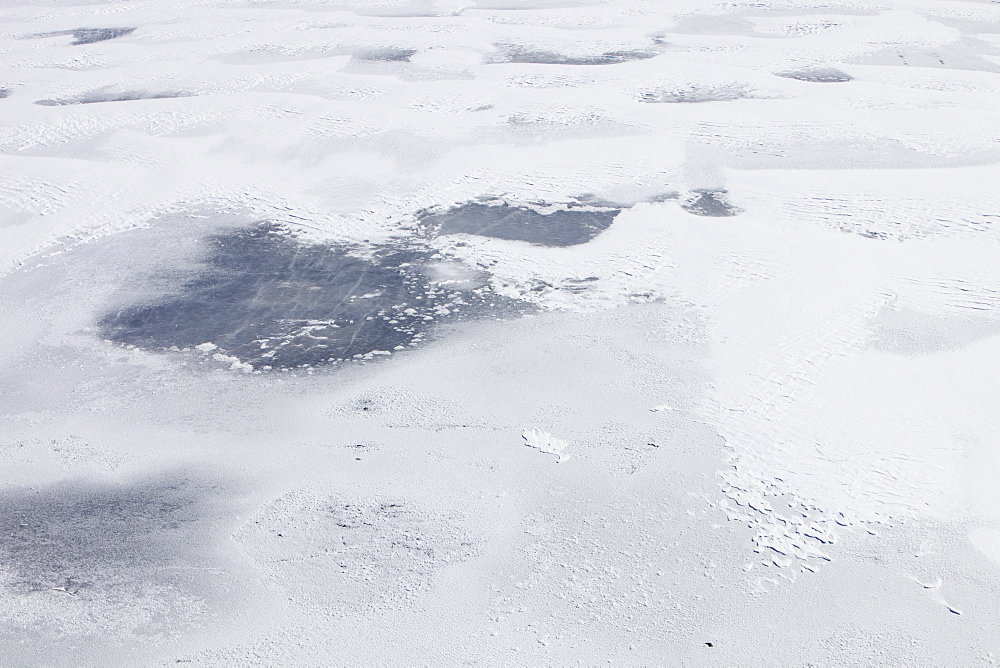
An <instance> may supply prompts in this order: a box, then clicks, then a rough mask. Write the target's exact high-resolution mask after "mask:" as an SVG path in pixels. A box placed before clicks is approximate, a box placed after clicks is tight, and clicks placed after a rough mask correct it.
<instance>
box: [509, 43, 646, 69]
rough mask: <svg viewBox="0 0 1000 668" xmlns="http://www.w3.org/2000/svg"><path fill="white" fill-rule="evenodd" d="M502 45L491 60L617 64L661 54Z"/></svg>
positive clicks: (546, 63)
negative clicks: (574, 53)
mask: <svg viewBox="0 0 1000 668" xmlns="http://www.w3.org/2000/svg"><path fill="white" fill-rule="evenodd" d="M500 47H501V48H500V51H499V52H498V53H496V54H494V55H492V56H491V57H490V62H493V63H531V64H539V65H616V64H619V63H627V62H629V61H632V60H645V59H647V58H653V57H655V56H657V55H659V52H658V51H654V50H620V51H605V52H604V53H599V54H595V55H592V56H570V55H565V54H560V53H554V52H552V51H543V50H538V51H535V50H531V49H529V48H526V47H522V46H514V45H500Z"/></svg>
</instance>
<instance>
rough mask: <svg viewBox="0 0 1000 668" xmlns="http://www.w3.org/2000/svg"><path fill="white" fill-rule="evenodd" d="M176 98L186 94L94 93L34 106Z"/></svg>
mask: <svg viewBox="0 0 1000 668" xmlns="http://www.w3.org/2000/svg"><path fill="white" fill-rule="evenodd" d="M177 97H187V94H186V93H169V92H168V93H148V92H146V91H139V90H130V91H119V92H115V93H111V92H105V91H94V92H91V93H86V94H84V95H81V96H80V97H75V98H62V99H55V100H38V101H36V102H35V104H40V105H42V106H43V107H62V106H66V105H72V104H96V103H99V102H131V101H134V100H165V99H172V98H177Z"/></svg>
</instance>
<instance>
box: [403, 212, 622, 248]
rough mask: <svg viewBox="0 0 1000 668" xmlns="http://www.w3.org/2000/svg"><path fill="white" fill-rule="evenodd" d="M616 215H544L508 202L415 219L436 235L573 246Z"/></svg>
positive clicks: (430, 213)
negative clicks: (472, 235)
mask: <svg viewBox="0 0 1000 668" xmlns="http://www.w3.org/2000/svg"><path fill="white" fill-rule="evenodd" d="M587 203H588V204H589V202H587ZM619 213H621V210H620V209H611V208H592V209H590V210H581V209H558V210H555V211H552V212H548V213H544V212H539V211H536V210H535V209H533V208H531V207H527V206H512V205H510V204H508V203H507V202H490V203H480V202H469V203H467V204H462V205H460V206H457V207H453V208H451V209H448V210H446V211H433V210H430V211H422V212H420V214H418V220H419V221H420V224H421V225H422V226H424V227H425V228H427V229H428V230H431V231H432V232H433V233H435V234H476V235H479V236H485V237H493V238H495V239H510V240H516V241H527V242H529V243H532V244H537V245H540V246H575V245H577V244H582V243H586V242H588V241H590V240H591V239H593V238H594V237H596V236H597V235H598V234H600V233H601V232H603V231H604V230H606V229H608V228H609V227H610V226H611V224H612V223H613V222H614V219H615V216H617V215H618V214H619Z"/></svg>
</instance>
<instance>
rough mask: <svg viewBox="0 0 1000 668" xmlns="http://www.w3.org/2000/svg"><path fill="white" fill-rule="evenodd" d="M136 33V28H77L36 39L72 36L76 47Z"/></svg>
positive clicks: (45, 34) (41, 35) (47, 34)
mask: <svg viewBox="0 0 1000 668" xmlns="http://www.w3.org/2000/svg"><path fill="white" fill-rule="evenodd" d="M133 32H135V28H75V29H73V30H59V31H56V32H47V33H42V34H38V35H34V37H60V36H62V35H72V36H73V42H72V44H74V45H80V44H93V43H95V42H103V41H105V40H109V39H116V38H118V37H124V36H126V35H130V34H132V33H133Z"/></svg>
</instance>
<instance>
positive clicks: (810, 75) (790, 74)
mask: <svg viewBox="0 0 1000 668" xmlns="http://www.w3.org/2000/svg"><path fill="white" fill-rule="evenodd" d="M776 76H779V77H783V78H785V79H797V80H799V81H811V82H813V83H843V82H845V81H851V80H853V79H854V77H852V76H851V75H850V74H848V73H847V72H842V71H841V70H838V69H836V68H833V67H811V68H807V69H802V70H787V71H784V72H777V73H776Z"/></svg>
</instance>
